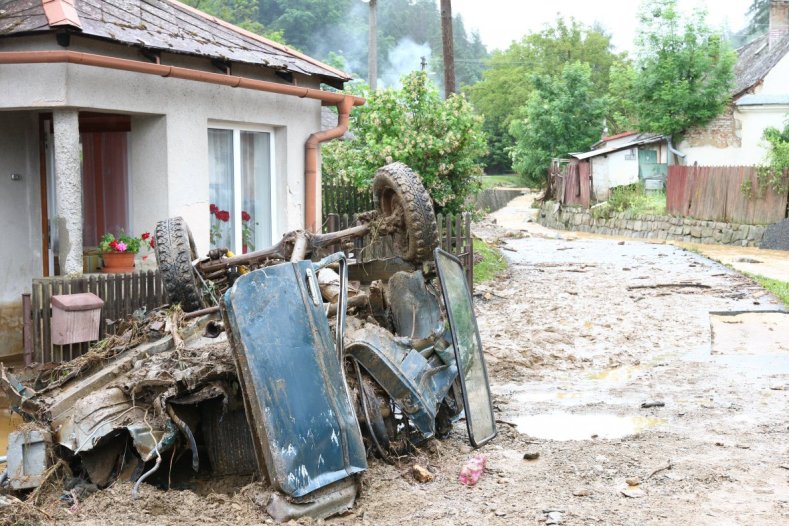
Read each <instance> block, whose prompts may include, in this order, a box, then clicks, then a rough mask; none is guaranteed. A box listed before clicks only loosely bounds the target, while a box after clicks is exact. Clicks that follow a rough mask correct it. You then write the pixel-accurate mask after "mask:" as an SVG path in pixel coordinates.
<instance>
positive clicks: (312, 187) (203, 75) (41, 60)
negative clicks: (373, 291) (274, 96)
mask: <svg viewBox="0 0 789 526" xmlns="http://www.w3.org/2000/svg"><path fill="white" fill-rule="evenodd" d="M54 63H67V64H80V65H83V66H95V67H100V68H108V69H117V70H123V71H132V72H135V73H144V74H148V75H158V76H160V77H174V78H179V79H184V80H194V81H198V82H208V83H211V84H221V85H224V86H230V87H233V88H245V89H251V90H256V91H267V92H269V93H279V94H281V95H291V96H294V97H300V98H308V99H317V100H320V101H321V102H323V104H324V105H329V106H337V110H338V113H339V120H338V123H337V127H336V128H331V129H329V130H324V131H321V132H317V133H313V134H312V135H310V137H309V139H307V143H306V145H305V150H306V155H305V166H304V179H305V192H304V194H305V195H304V199H305V207H304V222H305V227H306V228H307V229H308V230H311V231H313V232H316V231H317V228H318V225H317V217H318V214H317V195H318V188H317V184H318V177H317V175H318V144H319V143H322V142H325V141H328V140H331V139H335V138H337V137H341V136H342V135H343V134H344V133H345V132H346V131H348V117H349V115H350V111H351V108H353V107H354V106H361V105H362V104H364V103H365V100H364V99H363V98H361V97H356V96H353V95H345V94H343V93H332V92H329V91H323V90H320V89H315V88H302V87H299V86H291V85H288V84H278V83H276V82H269V81H265V80H256V79H250V78H246V77H239V76H236V75H226V74H222V73H209V72H206V71H199V70H196V69H191V68H182V67H178V66H166V65H164V64H152V63H148V62H140V61H138V60H129V59H124V58H116V57H107V56H103V55H95V54H92V53H81V52H79V51H68V50H62V51H61V50H58V51H2V52H0V64H54Z"/></svg>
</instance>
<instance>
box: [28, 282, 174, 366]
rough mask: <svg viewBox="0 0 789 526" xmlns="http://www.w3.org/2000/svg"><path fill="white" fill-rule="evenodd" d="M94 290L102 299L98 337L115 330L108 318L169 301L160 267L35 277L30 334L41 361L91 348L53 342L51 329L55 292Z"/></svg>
mask: <svg viewBox="0 0 789 526" xmlns="http://www.w3.org/2000/svg"><path fill="white" fill-rule="evenodd" d="M79 292H92V293H94V294H95V295H97V296H98V297H100V298H101V299H102V300H104V307H103V308H102V311H101V324H100V326H99V339H103V338H104V337H105V336H107V334H111V333H112V332H113V329H112V327H108V326H107V321H108V320H110V321H114V320H118V319H121V318H125V317H127V316H130V315H131V314H132V313H134V311H136V310H138V309H140V308H142V307H145V308H146V309H147V310H152V309H155V308H157V307H159V306H160V305H163V304H165V303H167V297H166V293H165V291H164V289H163V287H162V281H161V279H160V277H159V271H155V270H148V271H142V272H134V273H129V274H85V275H83V276H80V277H78V278H72V277H68V276H58V277H52V278H38V279H34V280H33V290H32V294H31V316H30V321H31V335H32V341H31V343H32V349H31V351H32V353H33V357H34V358H33V359H34V360H35V361H38V362H61V361H66V360H71V359H73V358H75V357H77V356H79V355H80V354H83V353H84V352H86V351H87V350H88V347H89V344H88V343H81V344H73V345H54V344H53V343H52V335H51V333H50V320H51V317H52V307H51V304H50V302H51V300H52V296H56V295H59V294H76V293H79Z"/></svg>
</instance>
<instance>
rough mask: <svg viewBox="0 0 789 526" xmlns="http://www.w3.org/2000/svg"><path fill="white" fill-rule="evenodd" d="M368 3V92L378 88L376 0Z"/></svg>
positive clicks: (370, 0)
mask: <svg viewBox="0 0 789 526" xmlns="http://www.w3.org/2000/svg"><path fill="white" fill-rule="evenodd" d="M369 2H370V33H369V35H368V37H367V82H368V83H369V84H370V90H371V91H375V90H376V89H377V88H378V0H369Z"/></svg>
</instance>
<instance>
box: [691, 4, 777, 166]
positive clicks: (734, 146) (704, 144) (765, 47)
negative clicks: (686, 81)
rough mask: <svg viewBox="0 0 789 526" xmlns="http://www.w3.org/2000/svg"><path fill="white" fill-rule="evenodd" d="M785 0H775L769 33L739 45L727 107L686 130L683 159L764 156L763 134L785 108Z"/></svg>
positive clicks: (738, 160)
mask: <svg viewBox="0 0 789 526" xmlns="http://www.w3.org/2000/svg"><path fill="white" fill-rule="evenodd" d="M787 52H789V1H787V0H773V1H772V2H771V5H770V30H769V33H768V34H767V35H766V36H764V37H761V38H758V39H756V40H754V41H753V42H751V43H749V44H747V45H745V46H743V47H742V48H740V49H739V50H737V53H738V59H737V64H736V66H735V69H734V74H735V87H734V89H733V90H732V93H731V95H732V102H731V104H730V105H729V106H728V108H727V109H726V111H725V112H724V113H723V114H722V115H720V116H718V117H717V118H715V119H714V120H713V121H712V122H710V123H709V124H708V125H706V126H704V127H699V128H694V129H691V130H688V131H687V132H686V134H685V138H684V140H683V141H682V142H681V143H680V144H679V150H681V151H682V152H683V153H685V154H687V157H686V158H685V160H684V163H685V164H691V165H692V164H694V163H698V164H700V165H720V166H725V165H754V164H760V163H762V162H764V160H765V155H766V150H765V144H764V142H763V140H762V134H763V132H764V129H765V128H767V127H770V126H772V127H775V128H778V129H783V127H784V124H785V122H786V118H787V112H789V57H787Z"/></svg>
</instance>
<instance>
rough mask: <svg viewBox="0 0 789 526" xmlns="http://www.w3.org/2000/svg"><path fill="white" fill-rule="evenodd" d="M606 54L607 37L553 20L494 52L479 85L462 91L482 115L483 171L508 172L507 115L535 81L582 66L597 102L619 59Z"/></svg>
mask: <svg viewBox="0 0 789 526" xmlns="http://www.w3.org/2000/svg"><path fill="white" fill-rule="evenodd" d="M611 49H612V48H611V37H610V36H609V35H607V34H606V33H604V32H603V31H602V30H601V29H599V28H594V27H588V26H585V25H584V24H582V23H580V22H578V21H576V20H575V19H573V18H570V19H568V20H565V19H564V18H561V17H559V18H557V20H556V22H555V23H554V24H553V25H550V26H547V27H545V28H544V29H543V30H542V31H539V32H534V33H529V34H527V35H526V36H524V37H523V38H522V39H521V40H520V41H519V42H514V43H513V44H512V45H511V46H510V47H509V48H508V49H507V50H506V51H497V52H494V53H493V54H492V56H491V57H490V59H489V60H488V62H487V66H488V68H487V69H486V70H485V71H484V72H483V74H482V80H481V81H480V82H479V83H477V84H475V85H473V86H470V87H468V88H467V89H466V93H467V94H468V95H469V99H470V100H471V102H472V103H473V104H474V107H476V108H477V110H478V111H480V112H481V113H482V114H483V115H484V116H485V126H486V131H487V132H488V134H489V135H490V137H491V139H490V141H491V142H490V155H489V157H488V158H487V159H486V160H485V161H486V164H487V165H488V167H489V168H491V169H493V170H494V171H508V170H509V167H510V163H509V162H508V156H507V154H506V153H505V148H506V147H507V146H509V145H510V143H511V142H512V138H511V137H510V135H509V133H508V131H509V127H510V124H511V121H512V120H513V118H514V111H513V110H514V109H516V108H521V107H522V106H524V105H525V104H526V103H527V101H528V100H529V96H530V95H531V93H532V92H533V91H534V88H535V85H534V80H533V79H534V78H535V77H537V78H539V77H543V76H557V75H558V74H559V73H560V72H561V71H562V68H563V67H564V66H565V65H566V64H568V63H572V62H583V63H587V64H589V65H590V71H591V73H590V80H591V83H592V92H593V94H594V95H595V96H597V97H602V96H604V95H605V94H606V92H607V91H608V78H609V69H610V68H611V67H612V66H613V65H614V64H616V63H618V62H620V61H622V60H623V57H624V55H618V54H615V53H613V52H612V50H611Z"/></svg>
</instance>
